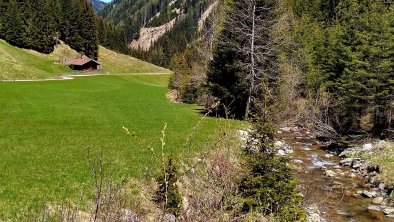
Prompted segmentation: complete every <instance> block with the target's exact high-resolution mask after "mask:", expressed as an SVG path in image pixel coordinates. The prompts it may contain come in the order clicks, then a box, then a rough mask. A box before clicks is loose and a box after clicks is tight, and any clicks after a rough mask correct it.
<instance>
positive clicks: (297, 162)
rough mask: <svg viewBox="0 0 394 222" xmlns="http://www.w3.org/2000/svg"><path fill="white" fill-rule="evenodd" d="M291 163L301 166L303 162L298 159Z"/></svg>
mask: <svg viewBox="0 0 394 222" xmlns="http://www.w3.org/2000/svg"><path fill="white" fill-rule="evenodd" d="M293 162H294V163H296V164H302V163H304V161H302V160H299V159H295V160H293Z"/></svg>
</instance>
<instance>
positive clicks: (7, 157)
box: [0, 75, 227, 220]
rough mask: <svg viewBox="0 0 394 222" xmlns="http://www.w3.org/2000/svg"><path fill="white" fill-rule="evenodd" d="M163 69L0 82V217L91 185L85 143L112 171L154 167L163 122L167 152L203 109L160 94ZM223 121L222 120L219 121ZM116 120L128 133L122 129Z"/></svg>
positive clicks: (205, 136) (204, 128) (199, 139)
mask: <svg viewBox="0 0 394 222" xmlns="http://www.w3.org/2000/svg"><path fill="white" fill-rule="evenodd" d="M168 79H169V76H168V75H151V76H122V77H121V76H98V77H81V78H77V79H75V80H71V81H49V82H17V83H14V82H9V83H4V82H3V83H1V82H0V89H1V90H0V107H1V109H0V149H1V150H0V169H1V170H0V220H1V218H5V217H12V218H16V217H17V216H18V215H17V212H27V211H29V209H30V207H32V209H36V208H37V207H42V206H43V204H44V203H46V202H55V201H59V200H65V199H66V198H76V197H77V196H78V195H79V194H80V192H81V191H83V192H88V191H89V190H90V189H91V188H92V177H91V172H90V169H89V165H88V159H89V158H88V150H91V157H94V158H97V157H98V156H99V153H100V152H101V151H102V152H103V155H104V158H105V162H106V163H107V166H108V167H109V166H110V169H108V170H107V173H109V172H110V173H111V174H113V175H114V176H115V177H116V178H117V179H121V178H127V177H131V176H134V177H135V176H141V175H143V174H144V173H147V172H150V173H151V172H153V171H151V170H152V169H155V168H156V167H157V166H158V165H157V164H158V159H157V158H156V157H154V156H153V155H152V153H151V152H150V151H149V149H150V148H154V149H156V150H157V151H158V150H160V144H161V143H160V137H161V130H162V128H163V126H164V124H165V123H167V124H168V128H167V131H166V143H167V146H166V148H165V150H166V153H167V154H168V155H169V154H173V155H179V154H180V153H184V152H186V151H187V149H186V148H185V143H186V140H187V138H189V135H190V134H191V132H192V129H193V127H195V126H196V125H197V123H198V122H199V121H200V120H201V117H202V115H201V114H200V113H199V112H198V111H197V107H196V106H194V105H185V104H173V103H171V102H169V101H168V99H167V98H166V95H165V94H166V92H167V82H168ZM226 122H227V121H226ZM223 123H224V120H220V119H214V118H204V119H203V120H202V122H201V125H200V127H198V128H197V130H196V131H195V133H194V136H192V137H191V138H192V140H191V142H192V145H193V146H192V149H195V147H199V146H200V147H201V145H202V144H204V143H206V142H208V141H209V140H210V138H211V136H213V135H214V134H215V133H214V132H215V129H216V128H217V127H219V126H220V125H222V124H223ZM123 127H126V128H128V129H129V131H130V132H132V133H134V134H135V137H133V136H130V135H127V134H126V132H125V130H124V129H123Z"/></svg>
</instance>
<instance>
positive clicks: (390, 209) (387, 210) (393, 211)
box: [383, 207, 394, 215]
mask: <svg viewBox="0 0 394 222" xmlns="http://www.w3.org/2000/svg"><path fill="white" fill-rule="evenodd" d="M383 213H384V214H385V215H391V214H394V208H393V207H386V208H384V209H383Z"/></svg>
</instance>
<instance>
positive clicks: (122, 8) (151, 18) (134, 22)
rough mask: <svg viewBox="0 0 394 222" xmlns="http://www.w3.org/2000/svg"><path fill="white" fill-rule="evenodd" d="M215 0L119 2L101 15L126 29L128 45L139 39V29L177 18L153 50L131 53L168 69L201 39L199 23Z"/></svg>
mask: <svg viewBox="0 0 394 222" xmlns="http://www.w3.org/2000/svg"><path fill="white" fill-rule="evenodd" d="M214 2H215V1H214V0H175V1H170V0H160V1H159V0H150V1H139V0H135V1H130V0H117V1H114V2H113V3H112V4H110V5H109V6H107V7H106V8H104V9H103V10H102V11H101V12H100V15H102V16H103V17H104V18H106V19H107V20H109V21H112V22H113V23H114V24H115V25H117V26H118V27H119V28H124V30H125V33H126V39H127V42H128V43H130V42H131V41H133V40H134V39H138V38H139V32H140V28H142V27H158V26H161V25H163V24H166V23H168V22H169V21H171V20H173V19H175V18H176V22H175V25H174V26H173V28H172V29H170V30H168V31H167V33H166V34H165V35H164V36H162V37H160V38H159V39H158V40H157V41H156V42H154V44H153V46H152V47H151V48H150V50H148V51H145V50H131V51H130V52H129V53H131V54H132V55H133V56H136V57H139V58H141V59H143V60H147V61H150V62H153V63H155V64H156V65H160V66H164V67H169V68H171V66H170V61H171V58H173V56H174V55H175V54H177V53H180V52H183V51H185V49H186V47H187V45H188V44H190V43H191V42H192V41H194V40H196V39H197V38H198V37H199V34H200V32H199V30H198V21H199V19H200V18H201V16H202V15H203V13H204V12H205V11H206V10H207V9H208V7H209V6H210V5H212V4H213V3H214Z"/></svg>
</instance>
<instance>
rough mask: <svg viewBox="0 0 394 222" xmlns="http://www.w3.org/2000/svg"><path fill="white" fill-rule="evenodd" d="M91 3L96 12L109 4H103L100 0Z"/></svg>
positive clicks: (91, 0) (92, 0)
mask: <svg viewBox="0 0 394 222" xmlns="http://www.w3.org/2000/svg"><path fill="white" fill-rule="evenodd" d="M90 3H91V4H92V6H93V8H94V10H95V11H96V12H98V11H100V10H101V9H103V8H104V7H105V6H106V5H107V3H105V2H102V1H100V0H90Z"/></svg>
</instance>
